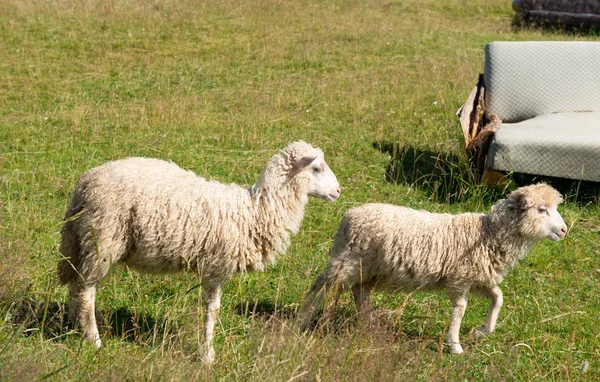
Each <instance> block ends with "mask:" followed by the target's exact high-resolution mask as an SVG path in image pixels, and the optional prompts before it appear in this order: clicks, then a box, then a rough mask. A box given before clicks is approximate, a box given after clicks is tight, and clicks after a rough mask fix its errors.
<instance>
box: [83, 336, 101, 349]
mask: <svg viewBox="0 0 600 382" xmlns="http://www.w3.org/2000/svg"><path fill="white" fill-rule="evenodd" d="M85 339H86V340H87V341H88V342H89V343H91V344H92V345H94V347H96V349H100V348H101V347H102V341H100V335H99V334H92V335H89V336H86V337H85Z"/></svg>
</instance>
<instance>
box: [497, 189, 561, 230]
mask: <svg viewBox="0 0 600 382" xmlns="http://www.w3.org/2000/svg"><path fill="white" fill-rule="evenodd" d="M508 200H509V202H510V204H511V205H512V209H513V211H515V212H516V213H517V216H519V219H518V221H519V223H518V224H519V231H520V233H521V234H522V235H523V236H525V237H528V238H530V239H532V240H542V239H550V240H552V241H559V240H560V239H562V238H564V237H565V235H566V234H567V226H566V225H565V222H564V220H563V219H562V217H561V216H560V214H559V213H558V210H557V206H558V205H559V204H560V203H562V201H563V198H562V196H561V194H560V193H559V192H558V191H556V190H555V189H554V188H552V187H550V186H549V185H547V184H545V183H538V184H534V185H531V186H526V187H521V188H518V189H516V190H515V191H513V192H512V193H511V194H510V195H509V196H508Z"/></svg>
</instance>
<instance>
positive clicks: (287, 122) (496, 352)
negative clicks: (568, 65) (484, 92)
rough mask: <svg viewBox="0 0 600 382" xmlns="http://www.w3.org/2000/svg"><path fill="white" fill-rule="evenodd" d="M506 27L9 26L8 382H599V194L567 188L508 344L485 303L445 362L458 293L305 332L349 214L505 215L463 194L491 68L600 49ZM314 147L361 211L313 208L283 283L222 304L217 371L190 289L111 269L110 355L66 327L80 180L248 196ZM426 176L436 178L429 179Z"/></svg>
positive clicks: (280, 12) (12, 6) (109, 21)
mask: <svg viewBox="0 0 600 382" xmlns="http://www.w3.org/2000/svg"><path fill="white" fill-rule="evenodd" d="M510 3H511V1H509V0H502V1H500V0H473V1H459V0H449V1H437V0H406V1H389V0H385V1H378V0H366V1H361V2H358V1H354V0H350V1H339V0H335V1H323V2H318V1H314V2H313V1H306V0H296V1H287V0H249V1H235V0H233V1H232V0H224V1H214V2H209V1H199V0H190V1H176V0H154V1H141V0H121V1H119V0H85V1H73V0H52V1H46V0H4V1H2V2H0V380H36V379H51V380H238V379H241V380H260V381H262V380H268V381H286V380H294V379H297V380H310V381H312V380H316V381H322V380H357V381H358V380H398V381H405V380H598V379H600V330H599V329H600V323H599V321H600V320H599V312H600V293H599V292H598V291H599V288H598V285H599V283H600V257H599V255H600V250H599V248H600V247H599V246H598V245H599V244H600V204H599V202H598V200H599V198H598V194H599V193H600V188H598V185H593V184H592V185H590V184H583V185H578V184H576V185H575V187H566V188H565V187H563V188H562V190H563V191H564V192H565V194H566V196H567V202H566V203H565V205H564V206H562V207H561V208H560V211H561V213H562V214H563V217H564V218H565V221H566V222H567V225H568V226H569V228H570V232H569V234H568V235H567V238H566V239H565V240H564V241H562V242H559V243H553V242H542V243H539V244H538V245H537V246H536V247H535V248H534V250H533V251H532V253H531V255H530V256H529V257H528V258H526V259H525V260H524V261H523V262H522V263H521V264H520V265H519V266H518V267H517V268H516V269H515V270H513V271H512V272H511V273H510V274H509V276H508V277H507V278H506V280H505V282H504V283H503V284H502V289H503V291H504V293H505V296H504V297H505V305H504V307H503V310H502V311H501V313H500V319H499V325H498V328H497V331H496V332H495V333H494V334H493V335H491V336H490V337H489V338H488V339H486V340H484V341H482V342H480V343H474V342H473V341H472V340H471V339H470V337H469V330H470V329H471V328H472V327H475V326H478V325H479V324H480V323H481V322H482V320H483V318H484V316H485V313H486V311H487V307H488V301H486V300H482V299H479V298H472V299H471V300H470V305H469V307H468V309H467V313H466V315H465V318H464V320H463V327H462V330H461V335H462V337H463V338H464V342H465V343H464V344H465V347H466V354H465V355H464V356H462V357H461V356H452V355H450V354H448V353H447V351H446V350H444V348H443V346H442V340H443V337H444V335H445V331H446V328H447V325H448V323H449V315H450V303H449V302H448V301H447V299H446V297H445V296H444V295H443V294H441V293H429V294H420V295H416V296H414V297H412V298H410V299H408V300H407V301H406V303H405V304H404V302H405V297H406V296H405V295H386V294H378V295H376V296H375V299H374V300H375V305H376V306H377V307H378V308H380V309H382V310H390V311H394V310H396V311H398V310H400V309H402V316H401V317H398V314H392V315H390V316H389V318H388V319H385V320H383V321H384V324H382V325H381V326H377V327H370V326H365V325H363V324H361V323H360V322H357V320H356V318H355V311H354V307H353V304H352V303H351V299H350V296H343V297H342V299H341V301H340V305H339V306H338V308H337V309H336V310H335V311H334V312H329V313H328V314H326V315H325V318H324V319H323V320H322V321H321V322H320V323H319V324H317V326H316V328H315V329H314V331H312V332H309V333H306V334H299V333H298V332H296V331H295V330H294V329H293V326H292V324H293V319H294V317H295V311H296V308H297V305H298V303H299V302H300V301H301V299H302V296H303V294H304V293H305V292H306V291H307V290H308V288H309V286H310V284H311V283H312V281H313V280H314V278H315V277H316V275H317V274H318V273H320V271H322V270H323V268H324V266H325V264H326V262H327V256H328V250H329V247H330V244H331V238H332V235H333V233H334V231H335V229H336V227H337V224H338V222H339V220H340V218H341V216H342V215H343V213H344V211H345V210H346V209H348V208H350V207H352V206H356V205H359V204H362V203H365V202H371V201H377V202H387V203H395V204H402V205H407V206H410V207H414V208H424V209H429V210H431V211H437V212H459V211H487V210H488V209H489V207H490V206H491V205H492V204H493V202H494V200H495V198H497V197H499V196H500V194H499V193H497V192H492V191H489V190H486V189H484V188H482V187H481V186H478V185H476V184H474V183H473V182H470V181H469V179H468V177H465V168H466V164H465V158H464V154H463V153H462V151H461V148H460V143H461V140H462V137H461V133H460V128H459V125H458V121H457V119H456V117H455V116H454V113H455V112H456V110H457V109H458V108H459V106H460V105H461V104H462V102H463V101H464V100H465V99H466V96H467V95H468V93H469V91H470V89H471V87H472V86H473V85H474V84H475V82H476V80H477V75H478V73H480V72H481V71H482V68H483V46H484V45H485V44H486V43H487V42H490V41H494V40H599V37H598V35H597V34H586V35H578V34H577V33H565V32H561V31H552V30H540V29H522V28H516V27H513V25H512V15H513V12H512V10H511V9H510ZM299 139H302V140H305V141H307V142H310V143H312V144H314V145H316V146H320V147H321V148H322V149H323V150H324V152H325V155H326V160H327V161H328V163H329V165H330V166H331V167H332V169H333V171H334V172H335V173H336V174H337V177H338V180H339V181H340V183H341V185H342V197H341V198H340V199H339V201H337V202H335V203H324V202H322V201H319V200H312V201H311V202H310V203H309V205H308V206H307V213H306V217H305V220H304V222H303V224H302V228H301V232H300V233H299V234H298V235H297V236H295V237H294V238H293V244H292V246H291V248H290V249H289V251H288V253H287V254H285V255H283V256H282V257H280V258H279V260H278V263H277V265H276V266H274V267H272V268H270V269H269V270H268V271H267V272H265V273H257V274H249V275H240V276H236V277H235V278H234V279H232V280H231V281H230V282H228V283H227V284H226V288H225V291H224V296H223V300H222V310H221V314H220V317H219V322H218V325H217V333H216V338H215V350H216V352H217V362H216V364H215V365H214V366H213V367H210V368H204V367H201V366H200V363H199V359H198V342H199V341H200V340H201V330H202V320H203V315H204V312H203V308H198V307H199V306H201V304H200V300H201V298H202V296H201V292H200V290H199V288H194V286H196V285H197V279H196V278H195V277H194V276H193V275H190V274H179V275H170V276H147V275H140V274H138V273H135V272H131V271H129V270H127V269H126V268H124V267H116V268H115V269H113V271H112V272H111V273H110V275H109V276H108V277H107V279H105V280H104V281H103V282H102V283H101V284H100V285H99V290H98V298H97V308H98V312H99V314H100V316H101V322H102V325H101V328H100V333H101V336H102V339H103V341H104V344H105V346H104V347H103V348H102V349H101V350H99V351H97V350H95V349H94V348H92V346H89V345H88V344H87V343H82V342H81V336H80V335H79V334H78V333H77V332H76V331H75V330H73V329H72V328H69V327H68V326H67V324H66V322H65V313H66V302H67V291H66V288H65V287H59V285H58V282H57V279H56V264H57V262H58V260H59V258H60V255H59V252H58V245H59V241H60V235H59V230H60V227H61V221H62V217H63V214H64V210H65V207H66V204H67V201H68V198H69V193H70V191H71V190H72V188H73V186H74V184H75V182H76V180H77V178H78V176H79V175H80V174H81V173H82V172H83V171H85V170H86V169H88V168H91V167H93V166H96V165H98V164H101V163H104V162H106V161H108V160H112V159H117V158H123V157H127V156H149V157H158V158H162V159H166V160H172V161H174V162H175V163H177V164H179V165H181V166H182V167H184V168H187V169H190V170H193V171H194V172H196V173H198V174H201V175H203V176H205V177H207V178H212V179H216V180H220V181H223V182H227V183H229V182H236V183H240V184H248V185H251V184H253V182H254V181H255V180H256V178H257V177H258V175H259V174H260V171H261V170H262V168H263V166H264V165H265V164H266V163H267V161H268V160H269V158H270V157H271V156H272V155H273V154H275V153H276V152H277V150H278V149H280V148H282V147H284V146H285V145H286V144H287V143H289V142H291V141H294V140H299ZM400 153H401V154H402V155H399V154H400ZM436 158H437V160H438V161H437V162H436ZM436 163H438V165H437V166H436ZM439 163H442V165H439ZM427 166H429V167H427ZM429 168H431V169H435V170H436V174H437V175H435V176H433V177H431V176H430V177H422V176H418V175H415V174H417V170H419V171H420V172H421V173H424V174H428V173H429V172H430V171H429ZM579 186H581V187H579Z"/></svg>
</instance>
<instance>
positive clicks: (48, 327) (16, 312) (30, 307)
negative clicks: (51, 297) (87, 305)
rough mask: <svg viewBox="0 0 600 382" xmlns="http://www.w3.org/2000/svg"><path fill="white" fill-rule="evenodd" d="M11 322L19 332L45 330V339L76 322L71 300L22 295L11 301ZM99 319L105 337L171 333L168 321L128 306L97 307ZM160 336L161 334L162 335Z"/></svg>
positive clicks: (135, 337)
mask: <svg viewBox="0 0 600 382" xmlns="http://www.w3.org/2000/svg"><path fill="white" fill-rule="evenodd" d="M8 309H9V314H10V317H11V320H10V322H11V323H12V324H13V325H16V326H17V328H18V329H17V330H18V333H19V335H23V336H30V335H34V334H39V333H40V332H41V333H42V336H43V337H44V338H45V339H49V340H55V339H58V338H60V337H62V336H65V335H66V334H67V333H69V332H71V331H72V330H74V329H75V328H76V326H75V325H74V324H73V323H71V322H70V321H69V319H68V309H67V304H63V303H59V302H50V303H47V302H46V301H43V300H39V299H35V298H33V297H31V296H26V297H22V298H20V299H19V300H16V301H14V302H12V303H11V304H10V307H9V308H8ZM96 321H97V323H98V328H99V330H100V334H101V336H102V337H116V338H120V339H122V340H125V341H129V342H141V341H143V340H144V339H146V338H148V337H149V336H155V334H156V333H158V335H157V337H163V336H165V335H169V333H168V330H165V323H164V322H162V321H157V320H156V319H155V318H154V317H152V316H151V315H148V314H139V313H133V312H131V311H130V310H129V309H128V308H126V307H120V308H119V309H117V310H112V311H105V310H103V311H98V310H97V311H96ZM159 340H160V338H159Z"/></svg>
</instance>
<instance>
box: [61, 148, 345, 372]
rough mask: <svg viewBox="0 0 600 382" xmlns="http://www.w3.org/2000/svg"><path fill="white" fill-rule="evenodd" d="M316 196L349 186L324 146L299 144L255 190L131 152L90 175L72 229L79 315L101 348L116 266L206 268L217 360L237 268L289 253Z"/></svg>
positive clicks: (66, 243)
mask: <svg viewBox="0 0 600 382" xmlns="http://www.w3.org/2000/svg"><path fill="white" fill-rule="evenodd" d="M308 196H314V197H318V198H321V199H325V200H328V201H333V200H336V199H337V198H338V197H339V196H340V186H339V183H338V182H337V179H336V177H335V175H334V174H333V172H332V171H331V169H330V168H329V166H327V163H325V160H324V157H323V152H322V151H321V150H320V149H318V148H313V147H312V146H310V145H309V144H307V143H305V142H295V143H291V144H290V145H289V146H287V147H286V148H285V149H283V150H282V151H281V152H280V153H279V154H277V155H275V156H273V157H272V159H271V161H270V162H269V164H268V165H267V166H266V168H265V169H264V171H263V173H262V175H261V177H260V178H259V180H258V181H257V182H256V184H255V185H254V186H253V187H252V188H250V189H248V188H243V187H240V186H237V185H235V184H230V185H225V184H221V183H219V182H215V181H207V180H205V179H203V178H201V177H198V176H196V175H195V174H194V173H193V172H191V171H185V170H183V169H181V168H180V167H178V166H176V165H175V164H173V163H169V162H165V161H162V160H158V159H148V158H129V159H123V160H117V161H114V162H109V163H106V164H104V165H102V166H99V167H96V168H93V169H91V170H89V171H87V172H86V173H84V174H83V175H82V176H81V178H80V179H79V182H78V183H77V186H76V187H75V190H74V191H73V196H72V199H71V202H70V204H69V206H68V209H67V212H66V216H65V224H64V226H63V229H62V242H61V246H60V252H61V253H62V255H63V256H64V257H65V259H64V260H62V261H61V262H60V263H59V267H58V275H59V279H60V281H61V283H63V284H68V285H69V295H70V302H69V317H70V319H72V320H74V321H78V322H79V324H80V325H81V326H82V327H83V330H84V331H85V338H86V339H87V340H88V341H91V342H93V343H94V344H95V345H96V346H97V347H100V346H101V341H100V336H99V333H98V328H97V325H96V319H95V315H94V300H95V295H96V284H97V283H98V282H99V281H100V280H102V279H103V278H104V277H105V276H106V275H107V273H108V271H109V268H110V266H111V265H112V264H116V263H125V264H127V265H128V266H129V267H130V268H133V269H136V270H138V271H140V272H145V273H171V272H179V271H191V272H197V273H198V275H199V277H200V283H201V285H202V288H203V290H204V292H205V295H206V300H207V308H206V321H205V327H204V344H203V345H202V347H201V349H200V352H201V359H202V361H203V362H204V363H212V362H213V361H214V350H213V347H212V339H213V331H214V325H215V321H216V318H217V314H218V311H219V308H220V299H221V285H222V284H223V282H224V281H225V280H227V279H229V278H230V277H231V276H232V275H233V274H234V273H236V272H249V271H262V270H263V269H264V268H265V266H267V265H268V264H270V263H272V262H273V261H274V260H275V255H276V254H278V253H283V252H285V251H286V249H287V247H288V246H289V244H290V234H291V233H296V232H297V231H298V229H299V227H300V223H301V222H302V218H303V215H304V207H305V205H306V204H307V203H308Z"/></svg>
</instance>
